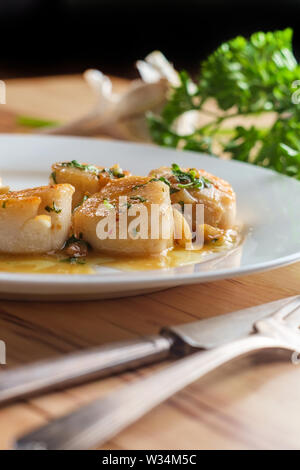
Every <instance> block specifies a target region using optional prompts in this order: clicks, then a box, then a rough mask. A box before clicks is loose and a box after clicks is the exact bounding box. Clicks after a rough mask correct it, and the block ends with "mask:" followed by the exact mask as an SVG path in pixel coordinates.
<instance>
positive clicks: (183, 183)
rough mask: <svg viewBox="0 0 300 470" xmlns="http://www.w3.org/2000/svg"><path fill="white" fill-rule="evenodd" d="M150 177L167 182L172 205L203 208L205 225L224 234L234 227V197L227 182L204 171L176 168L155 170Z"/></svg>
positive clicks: (175, 166)
mask: <svg viewBox="0 0 300 470" xmlns="http://www.w3.org/2000/svg"><path fill="white" fill-rule="evenodd" d="M149 176H151V177H153V178H157V179H158V178H165V179H166V180H167V181H168V182H169V184H170V193H171V201H172V203H173V204H176V203H177V204H180V205H183V204H193V205H195V204H203V206H204V223H205V224H207V225H211V226H213V227H217V228H221V229H225V230H227V229H229V228H232V227H233V225H234V223H235V217H236V197H235V193H234V191H233V189H232V187H231V185H230V184H229V183H227V181H224V180H223V179H221V178H218V177H217V176H214V175H212V174H211V173H208V172H207V171H205V170H198V169H195V168H189V169H186V168H179V167H178V165H173V166H172V167H171V168H170V167H160V168H157V169H156V170H152V171H151V172H150V173H149ZM194 228H195V227H194Z"/></svg>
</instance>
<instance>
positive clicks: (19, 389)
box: [0, 297, 295, 404]
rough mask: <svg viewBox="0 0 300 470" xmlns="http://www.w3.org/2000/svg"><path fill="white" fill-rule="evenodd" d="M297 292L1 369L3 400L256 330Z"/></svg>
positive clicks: (206, 346)
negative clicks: (150, 333) (154, 333)
mask: <svg viewBox="0 0 300 470" xmlns="http://www.w3.org/2000/svg"><path fill="white" fill-rule="evenodd" d="M294 298H295V297H289V298H285V299H281V300H278V301H275V302H270V303H267V304H263V305H259V306H256V307H251V308H246V309H243V310H238V311H236V312H232V313H228V314H225V315H219V316H217V317H212V318H208V319H203V320H199V321H196V322H192V323H186V324H183V325H177V326H169V327H164V328H163V329H162V330H161V331H160V334H159V335H157V336H148V337H144V338H138V339H134V340H130V341H124V342H117V343H112V344H109V345H105V346H101V347H98V348H94V349H90V350H86V351H82V352H78V353H71V354H66V355H65V356H63V357H61V358H55V359H51V360H44V361H40V362H37V363H35V364H32V365H28V366H23V367H18V368H16V369H12V370H9V371H5V372H2V373H1V374H0V404H3V403H7V402H11V401H14V400H17V399H20V398H24V397H27V396H32V395H36V394H37V393H42V392H46V391H50V390H53V389H58V388H62V387H66V386H71V385H75V384H79V383H84V382H87V381H89V380H92V379H95V378H102V377H105V376H108V375H112V374H115V373H119V372H123V371H125V370H128V369H133V368H137V367H141V366H144V365H147V364H150V363H154V362H158V361H162V360H165V359H167V358H169V357H174V356H175V357H178V356H185V355H188V354H191V353H193V352H194V351H196V350H199V349H200V350H201V349H211V348H215V347H217V346H221V345H223V344H224V343H226V342H230V341H233V340H235V339H238V338H242V337H244V336H246V335H248V334H250V333H251V332H253V324H254V323H255V322H256V321H258V320H260V319H263V318H265V317H267V316H268V315H270V314H272V313H273V312H274V311H276V310H278V309H279V308H281V307H283V306H284V305H285V304H287V303H289V302H290V301H291V300H293V299H294Z"/></svg>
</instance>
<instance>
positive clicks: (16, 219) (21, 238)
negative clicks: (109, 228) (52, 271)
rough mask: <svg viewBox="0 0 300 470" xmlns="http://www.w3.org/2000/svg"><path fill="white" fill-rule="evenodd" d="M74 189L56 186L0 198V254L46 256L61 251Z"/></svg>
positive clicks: (67, 230) (69, 217) (65, 236)
mask: <svg viewBox="0 0 300 470" xmlns="http://www.w3.org/2000/svg"><path fill="white" fill-rule="evenodd" d="M73 193H74V188H73V187H72V186H71V185H69V184H57V185H52V186H43V187H40V188H33V189H27V190H24V191H14V192H9V193H7V194H2V195H1V196H0V252H3V253H13V254H19V253H48V252H51V251H56V250H59V249H60V248H62V246H63V245H64V243H65V241H66V239H67V237H68V233H69V230H70V225H71V207H72V196H73Z"/></svg>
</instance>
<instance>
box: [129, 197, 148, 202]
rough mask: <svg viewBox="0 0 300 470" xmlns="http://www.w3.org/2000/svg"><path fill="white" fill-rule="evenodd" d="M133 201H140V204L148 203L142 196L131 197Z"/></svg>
mask: <svg viewBox="0 0 300 470" xmlns="http://www.w3.org/2000/svg"><path fill="white" fill-rule="evenodd" d="M130 199H132V200H133V201H140V202H146V201H147V199H145V198H144V197H142V196H131V198H130Z"/></svg>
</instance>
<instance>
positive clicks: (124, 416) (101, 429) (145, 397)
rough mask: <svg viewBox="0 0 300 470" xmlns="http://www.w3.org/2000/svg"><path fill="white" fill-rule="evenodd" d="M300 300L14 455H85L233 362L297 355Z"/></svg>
mask: <svg viewBox="0 0 300 470" xmlns="http://www.w3.org/2000/svg"><path fill="white" fill-rule="evenodd" d="M299 326H300V296H298V297H296V298H294V300H292V301H291V302H290V303H288V304H287V305H285V306H284V307H283V308H281V309H280V310H279V311H277V312H275V313H274V314H273V315H271V316H269V317H267V318H265V319H263V320H259V321H258V322H256V323H255V324H254V327H255V333H253V334H250V335H248V336H246V337H244V338H241V339H239V340H236V341H234V342H231V343H227V344H225V345H223V346H220V347H218V348H215V349H212V350H210V351H207V352H197V353H194V354H192V355H191V356H188V357H187V358H185V359H181V360H177V361H176V362H175V363H174V364H173V365H171V366H169V367H166V368H165V369H163V370H162V371H160V372H157V373H155V374H153V375H152V376H149V377H147V378H145V379H142V380H139V381H137V382H135V383H133V384H131V385H127V386H124V387H122V388H120V389H118V390H116V391H115V392H113V393H112V394H110V395H108V396H107V397H104V398H102V399H98V400H96V401H94V402H92V403H90V404H89V405H86V406H84V407H82V408H81V409H79V410H77V411H75V412H73V413H71V414H69V415H66V416H63V417H62V418H59V419H57V420H54V421H52V422H50V423H49V424H47V425H46V426H44V427H42V428H39V429H37V430H36V431H34V432H32V433H30V434H28V435H26V436H23V437H21V438H20V439H19V440H18V441H17V442H16V444H15V448H16V449H49V450H50V449H51V450H56V449H64V450H72V449H73V450H79V449H89V448H92V447H95V446H96V445H100V444H103V443H104V442H105V441H107V440H108V439H110V438H111V437H113V436H114V435H116V434H117V433H118V432H120V431H121V430H123V429H124V428H126V427H127V426H128V425H130V424H132V423H133V422H134V421H136V420H137V419H139V418H140V417H142V416H143V415H144V414H146V413H147V412H148V411H150V410H151V409H152V408H154V407H155V406H157V405H158V404H160V403H161V402H163V401H164V400H166V399H167V398H169V397H171V396H172V395H173V394H175V393H176V392H178V391H179V390H181V389H183V388H184V387H186V386H187V385H189V384H191V383H192V382H194V381H195V380H197V379H199V378H200V377H203V376H204V375H205V374H207V373H208V372H210V371H212V370H214V369H215V368H217V367H219V366H220V365H222V364H224V363H226V362H229V361H231V360H232V359H234V358H237V357H240V356H243V355H246V354H248V353H250V352H252V351H257V350H261V349H277V348H279V349H286V350H290V351H292V352H296V353H298V354H300V331H299Z"/></svg>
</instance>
